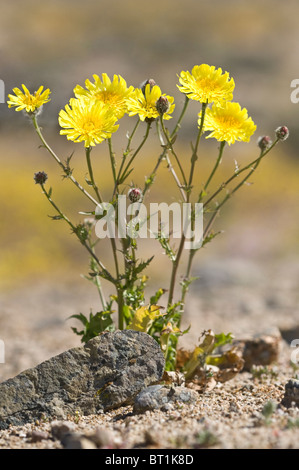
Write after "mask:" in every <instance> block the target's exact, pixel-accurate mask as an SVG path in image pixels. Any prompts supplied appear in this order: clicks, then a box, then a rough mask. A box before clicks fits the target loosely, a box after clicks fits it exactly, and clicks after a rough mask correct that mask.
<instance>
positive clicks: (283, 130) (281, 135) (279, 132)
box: [275, 126, 289, 140]
mask: <svg viewBox="0 0 299 470" xmlns="http://www.w3.org/2000/svg"><path fill="white" fill-rule="evenodd" d="M275 133H276V137H277V138H278V139H279V140H286V139H287V138H288V137H289V129H288V128H287V127H286V126H281V127H278V128H277V129H276V131H275Z"/></svg>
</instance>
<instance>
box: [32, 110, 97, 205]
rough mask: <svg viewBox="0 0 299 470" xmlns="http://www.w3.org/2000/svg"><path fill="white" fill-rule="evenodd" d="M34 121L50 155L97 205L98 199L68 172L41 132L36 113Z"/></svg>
mask: <svg viewBox="0 0 299 470" xmlns="http://www.w3.org/2000/svg"><path fill="white" fill-rule="evenodd" d="M32 122H33V126H34V128H35V130H36V133H37V135H38V136H39V138H40V140H41V142H42V144H43V146H44V147H45V148H46V149H47V151H48V152H49V153H50V155H51V156H52V157H53V158H54V160H56V162H57V163H58V165H59V166H60V167H61V168H62V170H63V172H64V173H65V175H66V176H67V177H68V178H69V179H70V180H71V181H72V183H74V184H75V185H76V187H77V188H78V189H79V190H80V191H81V192H82V193H83V194H84V195H85V196H86V197H88V199H89V200H90V201H91V202H93V204H95V205H97V201H96V199H94V198H93V197H92V196H91V194H89V192H88V191H86V189H84V188H83V186H81V184H80V183H79V182H78V181H77V180H76V178H74V176H73V175H72V174H70V173H69V172H68V169H67V168H66V167H65V165H64V164H63V163H62V161H61V160H60V158H59V157H58V156H57V155H56V153H55V152H54V151H53V150H52V148H51V147H50V146H49V145H48V143H47V142H46V140H45V138H44V136H43V134H42V132H41V129H40V127H39V125H38V122H37V119H36V116H35V115H34V116H33V117H32Z"/></svg>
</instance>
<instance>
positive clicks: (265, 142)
mask: <svg viewBox="0 0 299 470" xmlns="http://www.w3.org/2000/svg"><path fill="white" fill-rule="evenodd" d="M257 145H258V146H259V148H260V149H261V150H263V151H265V150H267V149H268V148H270V147H271V145H272V140H271V139H270V137H269V136H268V135H264V136H263V137H259V138H258V141H257Z"/></svg>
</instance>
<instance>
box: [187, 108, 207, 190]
mask: <svg viewBox="0 0 299 470" xmlns="http://www.w3.org/2000/svg"><path fill="white" fill-rule="evenodd" d="M207 104H208V103H202V107H201V117H200V125H199V130H198V134H197V139H196V142H195V146H194V149H193V153H192V157H191V169H190V176H189V183H188V186H189V188H191V185H192V181H193V174H194V168H195V163H196V161H197V159H198V156H197V150H198V145H199V141H200V138H201V135H202V132H203V125H204V120H205V114H206V109H207ZM190 190H191V189H190Z"/></svg>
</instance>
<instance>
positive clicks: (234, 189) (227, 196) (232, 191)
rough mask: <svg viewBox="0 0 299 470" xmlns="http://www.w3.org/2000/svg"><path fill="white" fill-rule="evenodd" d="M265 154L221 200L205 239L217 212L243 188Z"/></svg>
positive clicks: (207, 228)
mask: <svg viewBox="0 0 299 470" xmlns="http://www.w3.org/2000/svg"><path fill="white" fill-rule="evenodd" d="M263 156H264V155H263V154H261V155H260V157H259V158H258V159H257V160H256V161H255V165H254V166H253V168H252V169H251V171H250V172H249V173H248V174H247V175H246V176H245V178H243V179H242V181H240V183H239V184H237V186H235V187H234V188H233V189H232V190H231V191H230V192H229V193H228V194H227V195H226V196H225V197H224V199H223V200H222V201H221V203H220V204H219V205H218V206H217V209H216V211H215V212H214V214H213V215H212V217H211V218H210V220H209V222H208V225H207V226H206V228H205V231H204V234H203V239H205V237H206V236H207V235H208V233H209V230H210V228H211V226H212V224H213V222H214V220H215V218H216V216H217V214H219V211H220V209H221V207H222V206H223V205H224V204H225V203H226V202H227V201H228V199H230V198H231V197H232V195H233V194H234V193H235V192H236V191H238V189H240V188H241V186H243V184H244V183H245V182H246V181H247V180H248V179H249V178H250V176H251V175H252V173H253V172H254V171H255V170H256V169H257V167H258V166H259V164H260V162H261V160H262V158H263Z"/></svg>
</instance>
